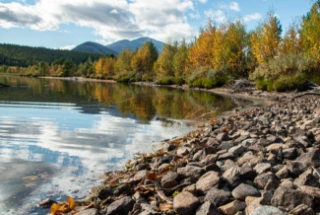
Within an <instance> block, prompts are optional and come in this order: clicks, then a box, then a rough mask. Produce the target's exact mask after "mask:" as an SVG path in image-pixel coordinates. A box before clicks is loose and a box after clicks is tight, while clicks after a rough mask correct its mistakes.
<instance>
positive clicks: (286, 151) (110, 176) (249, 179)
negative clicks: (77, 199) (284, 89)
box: [75, 95, 320, 215]
mask: <svg viewBox="0 0 320 215" xmlns="http://www.w3.org/2000/svg"><path fill="white" fill-rule="evenodd" d="M105 177H106V178H105V182H104V185H103V186H101V187H99V188H97V189H96V190H95V194H94V195H93V196H91V197H90V198H89V199H88V200H87V201H84V202H82V203H81V204H82V205H87V206H86V207H85V208H86V209H85V210H82V211H81V212H79V213H77V214H78V215H99V214H101V215H104V214H106V215H117V214H118V215H120V214H121V215H122V214H123V215H124V214H130V215H158V214H159V215H160V214H172V215H173V214H180V215H193V214H196V215H223V214H225V215H235V214H237V215H241V214H245V215H274V214H279V215H281V214H292V215H313V214H320V188H319V187H320V97H319V96H312V95H308V96H303V97H300V98H297V99H282V100H280V101H278V102H275V103H273V104H272V105H269V106H265V107H258V108H253V109H250V110H245V111H242V112H238V111H235V112H234V114H232V115H230V116H228V117H224V118H222V119H220V120H212V121H211V122H210V123H208V124H207V125H204V126H202V127H201V128H199V129H198V130H196V131H194V132H191V133H190V134H188V135H187V136H185V137H183V138H180V139H176V140H173V141H167V142H165V143H164V145H163V149H161V150H159V151H157V152H156V153H154V154H140V155H137V156H136V158H135V159H134V160H133V161H128V163H127V165H126V166H125V169H124V170H122V171H113V172H109V173H106V175H105ZM88 208H89V209H88ZM78 209H79V208H78ZM75 210H77V208H75Z"/></svg>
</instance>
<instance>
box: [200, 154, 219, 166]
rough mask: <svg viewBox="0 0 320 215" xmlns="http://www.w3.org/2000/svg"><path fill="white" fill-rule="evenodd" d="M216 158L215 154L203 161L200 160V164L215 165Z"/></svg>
mask: <svg viewBox="0 0 320 215" xmlns="http://www.w3.org/2000/svg"><path fill="white" fill-rule="evenodd" d="M217 157H218V155H216V154H210V155H207V156H206V157H205V158H204V159H203V160H201V163H204V164H206V165H208V164H212V163H215V162H216V160H217Z"/></svg>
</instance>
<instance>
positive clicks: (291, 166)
mask: <svg viewBox="0 0 320 215" xmlns="http://www.w3.org/2000/svg"><path fill="white" fill-rule="evenodd" d="M287 167H288V170H289V172H290V173H291V174H292V175H293V176H299V175H300V174H301V173H303V172H304V171H305V170H306V168H307V164H306V163H303V162H296V161H289V162H287Z"/></svg>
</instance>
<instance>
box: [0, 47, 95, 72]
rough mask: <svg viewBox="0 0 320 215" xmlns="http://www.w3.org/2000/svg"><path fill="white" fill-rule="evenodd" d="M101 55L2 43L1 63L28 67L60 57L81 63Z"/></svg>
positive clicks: (0, 48)
mask: <svg viewBox="0 0 320 215" xmlns="http://www.w3.org/2000/svg"><path fill="white" fill-rule="evenodd" d="M100 57H101V55H100V54H96V53H84V52H78V51H69V50H56V49H48V48H41V47H29V46H21V45H12V44H0V65H7V66H22V67H27V66H30V65H33V64H35V63H38V62H46V63H49V64H51V63H53V62H54V61H56V60H59V59H70V60H72V61H73V62H74V63H76V64H79V63H82V62H85V61H87V60H88V58H91V59H92V60H97V59H99V58H100Z"/></svg>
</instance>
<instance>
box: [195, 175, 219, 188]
mask: <svg viewBox="0 0 320 215" xmlns="http://www.w3.org/2000/svg"><path fill="white" fill-rule="evenodd" d="M219 181H220V177H219V173H217V172H215V171H209V172H207V173H206V174H204V175H203V176H201V178H199V180H198V181H197V183H196V187H197V190H198V191H199V192H200V193H206V192H207V191H208V190H210V189H211V188H212V187H213V186H217V185H218V184H219Z"/></svg>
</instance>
